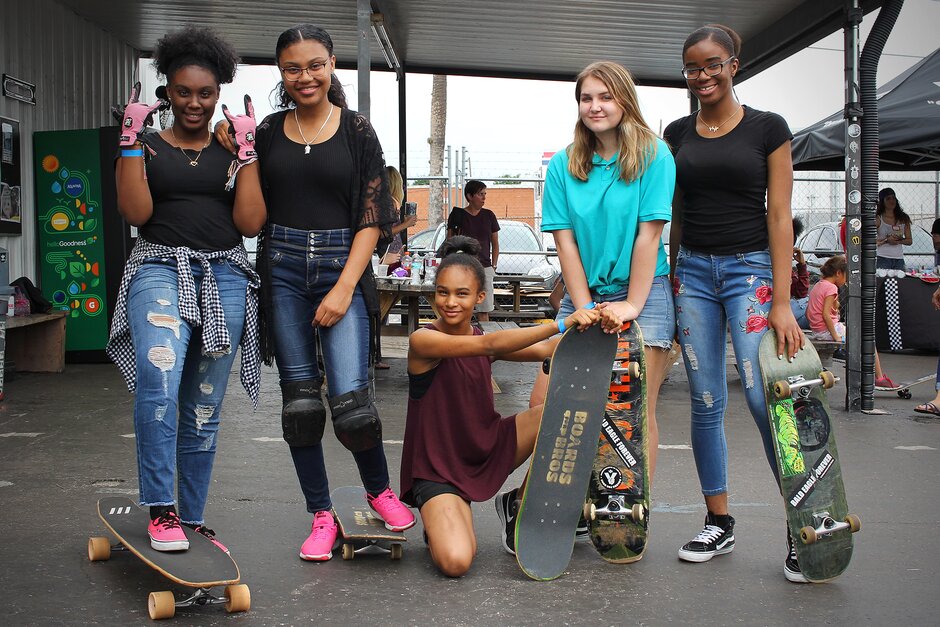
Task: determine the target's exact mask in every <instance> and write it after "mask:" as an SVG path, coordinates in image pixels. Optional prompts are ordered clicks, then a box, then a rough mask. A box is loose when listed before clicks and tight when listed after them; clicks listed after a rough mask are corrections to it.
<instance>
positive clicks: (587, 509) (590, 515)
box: [581, 503, 597, 520]
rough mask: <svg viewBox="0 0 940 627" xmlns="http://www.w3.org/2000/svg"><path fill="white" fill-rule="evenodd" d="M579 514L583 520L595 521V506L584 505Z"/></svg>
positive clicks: (592, 504) (591, 504) (590, 504)
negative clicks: (582, 515) (582, 516)
mask: <svg viewBox="0 0 940 627" xmlns="http://www.w3.org/2000/svg"><path fill="white" fill-rule="evenodd" d="M581 513H582V514H584V520H596V519H597V506H596V505H594V503H585V504H584V509H582V510H581Z"/></svg>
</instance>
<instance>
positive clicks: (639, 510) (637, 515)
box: [630, 503, 646, 523]
mask: <svg viewBox="0 0 940 627" xmlns="http://www.w3.org/2000/svg"><path fill="white" fill-rule="evenodd" d="M630 517H631V518H633V522H635V523H641V522H643V519H644V518H646V511H645V510H644V509H643V504H642V503H634V504H633V507H632V508H631V509H630Z"/></svg>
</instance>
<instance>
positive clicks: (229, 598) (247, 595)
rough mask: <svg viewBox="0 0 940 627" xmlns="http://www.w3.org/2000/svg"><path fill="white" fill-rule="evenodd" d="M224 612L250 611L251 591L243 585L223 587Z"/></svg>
mask: <svg viewBox="0 0 940 627" xmlns="http://www.w3.org/2000/svg"><path fill="white" fill-rule="evenodd" d="M225 599H226V600H225V611H226V612H228V613H229V614H231V613H232V612H247V611H248V610H249V609H251V591H250V590H249V589H248V586H246V585H245V584H243V583H239V584H235V585H232V586H225Z"/></svg>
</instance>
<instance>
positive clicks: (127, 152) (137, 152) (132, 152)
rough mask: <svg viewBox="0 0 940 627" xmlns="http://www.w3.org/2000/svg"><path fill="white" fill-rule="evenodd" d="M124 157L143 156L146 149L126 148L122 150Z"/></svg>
mask: <svg viewBox="0 0 940 627" xmlns="http://www.w3.org/2000/svg"><path fill="white" fill-rule="evenodd" d="M121 156H122V157H143V156H144V149H143V148H134V149H126V148H125V149H124V150H122V151H121Z"/></svg>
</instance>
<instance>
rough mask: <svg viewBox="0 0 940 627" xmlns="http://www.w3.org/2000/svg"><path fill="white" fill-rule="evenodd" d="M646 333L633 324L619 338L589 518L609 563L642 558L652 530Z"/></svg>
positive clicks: (586, 513) (590, 486) (595, 541)
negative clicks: (644, 343)
mask: <svg viewBox="0 0 940 627" xmlns="http://www.w3.org/2000/svg"><path fill="white" fill-rule="evenodd" d="M645 377H646V355H645V353H644V352H643V334H642V332H641V331H640V326H639V325H638V324H636V323H635V322H628V323H626V324H624V325H623V327H621V329H620V333H619V335H618V337H617V355H616V357H615V358H614V367H613V373H612V375H611V380H610V388H609V390H608V393H607V407H606V412H605V415H604V421H603V424H602V426H601V437H600V443H599V445H598V448H597V455H596V456H595V457H594V468H593V471H592V472H591V481H590V483H589V484H588V492H587V502H586V503H585V504H584V518H585V520H587V522H588V529H589V530H590V534H591V542H592V543H593V544H594V548H596V549H597V552H598V553H600V554H601V557H603V558H604V559H605V560H607V561H608V562H613V563H616V564H625V563H629V562H635V561H637V560H639V559H641V558H642V557H643V551H644V550H645V549H646V534H647V528H648V526H649V510H650V489H649V449H648V443H647V440H646V437H647V415H646V385H645Z"/></svg>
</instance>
